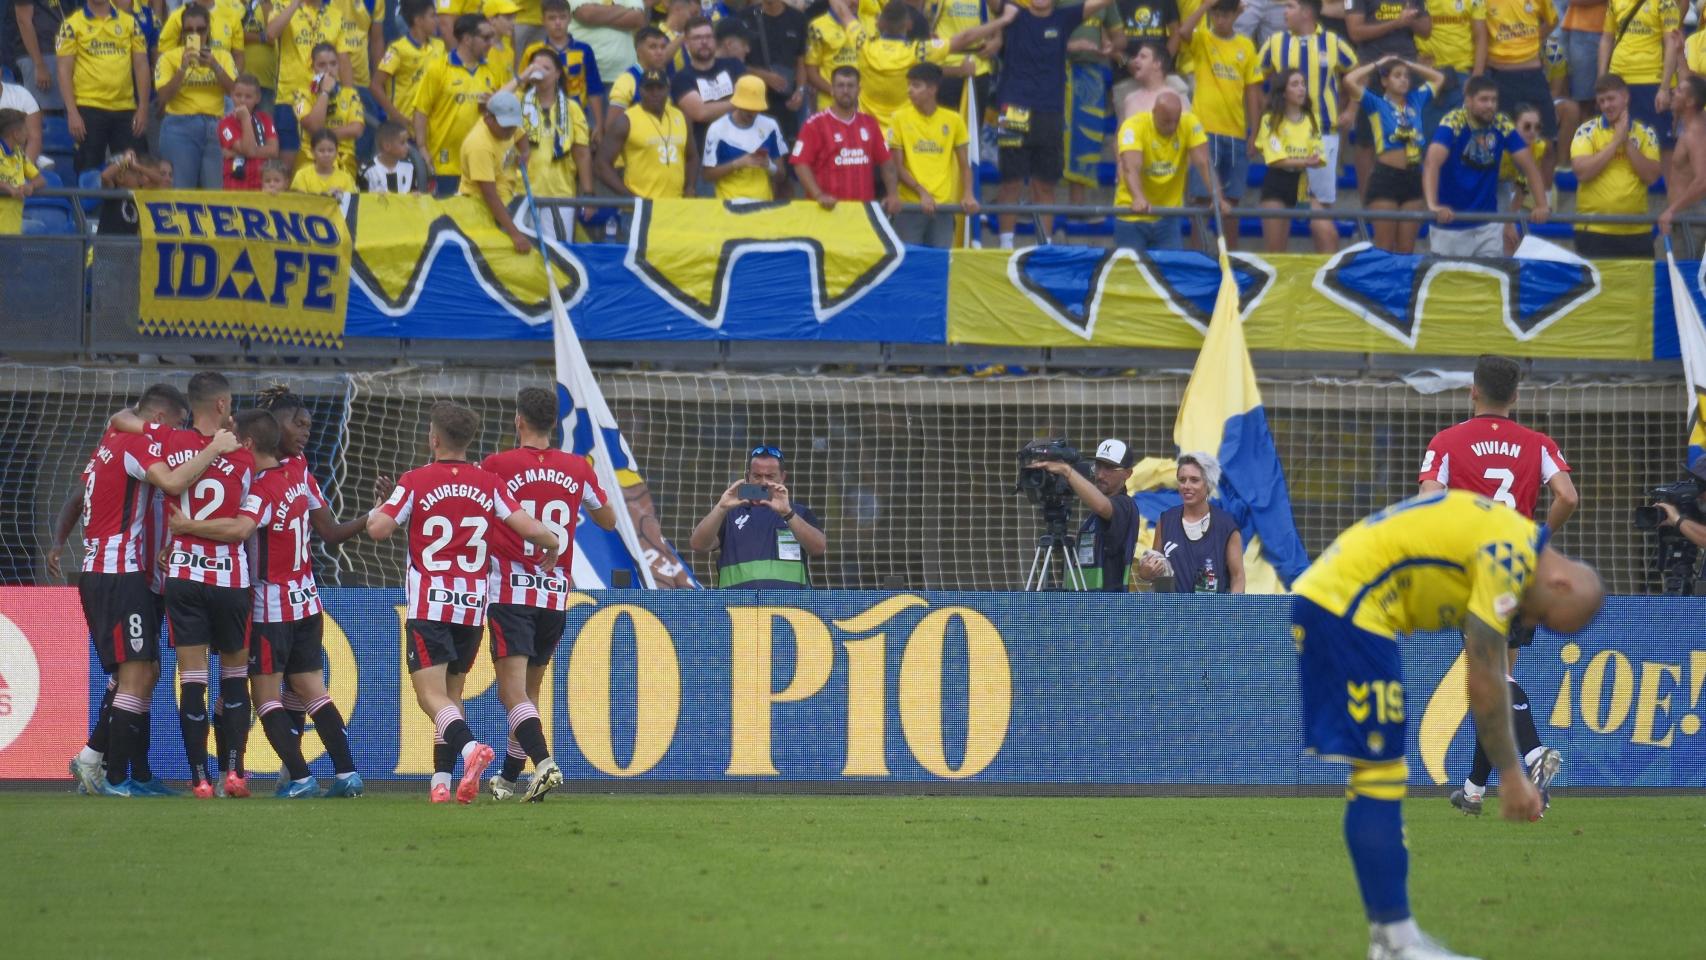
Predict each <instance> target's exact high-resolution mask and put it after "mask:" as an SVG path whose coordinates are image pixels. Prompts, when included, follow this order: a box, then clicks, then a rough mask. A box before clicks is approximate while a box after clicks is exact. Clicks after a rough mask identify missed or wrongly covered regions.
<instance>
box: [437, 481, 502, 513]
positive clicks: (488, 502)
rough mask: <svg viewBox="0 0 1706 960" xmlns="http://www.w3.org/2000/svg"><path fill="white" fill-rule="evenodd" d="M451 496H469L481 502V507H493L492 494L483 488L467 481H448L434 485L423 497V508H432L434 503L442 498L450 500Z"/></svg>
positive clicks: (489, 508)
mask: <svg viewBox="0 0 1706 960" xmlns="http://www.w3.org/2000/svg"><path fill="white" fill-rule="evenodd" d="M451 497H467V498H468V499H470V500H472V501H474V502H475V503H477V504H479V505H480V508H481V509H483V510H491V509H492V498H491V495H489V494H487V493H486V491H484V490H481V489H480V488H479V487H475V486H470V485H469V484H466V483H446V484H444V485H442V486H438V487H434V488H433V490H432V492H431V493H429V494H427V495H426V496H424V497H422V498H421V508H422V509H424V510H431V509H432V508H433V505H434V504H436V503H438V502H439V501H440V500H448V499H450V498H451Z"/></svg>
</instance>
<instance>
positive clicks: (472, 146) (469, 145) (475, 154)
mask: <svg viewBox="0 0 1706 960" xmlns="http://www.w3.org/2000/svg"><path fill="white" fill-rule="evenodd" d="M521 124H522V117H521V101H520V100H517V99H516V97H515V94H513V93H511V92H509V91H508V90H500V91H498V92H497V93H494V94H492V97H491V99H490V100H487V101H486V106H485V109H484V110H483V111H482V113H481V114H480V122H479V123H476V124H474V128H473V129H472V130H469V131H468V136H467V138H466V139H464V140H463V141H462V151H461V169H462V184H461V187H460V188H459V190H458V192H459V193H460V194H461V195H462V196H464V197H475V198H477V199H481V200H484V201H486V209H487V210H490V211H491V212H492V219H493V220H496V221H497V224H498V229H499V230H502V231H503V232H504V233H506V234H508V235H509V240H510V242H511V243H513V244H515V252H516V253H529V252H531V251H532V250H533V245H532V244H530V243H528V242H527V237H526V236H524V235H523V234H522V232H521V230H520V229H518V228H517V227H516V225H515V221H514V220H511V219H510V216H509V207H508V203H509V200H510V197H511V196H512V195H513V194H514V193H515V177H516V176H517V174H516V170H517V169H519V168H520V166H521V165H522V164H524V163H526V162H527V140H526V139H525V138H522V139H519V140H518V139H517V134H519V133H520V132H521Z"/></svg>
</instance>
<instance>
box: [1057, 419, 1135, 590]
mask: <svg viewBox="0 0 1706 960" xmlns="http://www.w3.org/2000/svg"><path fill="white" fill-rule="evenodd" d="M1136 460H1137V457H1136V455H1135V454H1134V453H1132V451H1131V449H1130V448H1129V447H1127V446H1126V445H1125V441H1123V440H1113V439H1109V440H1103V441H1102V443H1101V445H1100V446H1098V447H1097V448H1096V460H1095V464H1094V468H1093V475H1094V476H1095V479H1094V480H1089V479H1086V478H1085V477H1084V475H1083V474H1082V473H1079V472H1078V471H1077V470H1076V469H1075V468H1074V467H1073V466H1072V465H1071V464H1067V463H1060V462H1058V461H1055V462H1050V463H1044V464H1041V465H1040V466H1042V468H1043V469H1044V470H1047V471H1048V472H1050V473H1053V474H1056V475H1058V476H1062V477H1065V478H1066V480H1067V482H1068V483H1070V484H1071V485H1072V492H1073V493H1074V494H1076V495H1077V497H1078V499H1080V500H1082V501H1084V505H1085V506H1086V507H1089V508H1090V512H1089V514H1088V515H1086V516H1085V517H1084V525H1083V526H1082V527H1080V528H1079V529H1078V554H1077V556H1078V565H1079V566H1080V567H1082V568H1083V569H1084V585H1085V587H1086V588H1087V589H1089V590H1099V591H1103V592H1106V593H1124V592H1125V589H1126V572H1127V570H1128V569H1129V568H1130V566H1131V558H1132V554H1134V553H1135V552H1137V501H1135V500H1133V499H1132V498H1131V494H1129V493H1127V492H1126V489H1125V485H1126V481H1127V480H1130V479H1131V465H1132V464H1133V463H1134V462H1136Z"/></svg>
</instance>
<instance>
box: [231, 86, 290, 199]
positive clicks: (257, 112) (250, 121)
mask: <svg viewBox="0 0 1706 960" xmlns="http://www.w3.org/2000/svg"><path fill="white" fill-rule="evenodd" d="M219 148H220V152H221V153H223V154H224V155H225V171H224V172H225V176H224V184H225V189H227V190H259V189H260V188H261V169H262V168H263V167H264V166H266V164H267V162H268V161H270V160H275V159H277V158H278V133H277V132H276V131H275V130H274V129H273V125H272V114H271V113H270V112H268V111H267V110H264V109H262V108H261V82H260V80H258V79H256V78H255V75H254V74H252V73H245V74H243V75H241V76H239V77H238V78H237V82H236V83H235V84H234V85H233V86H232V87H231V112H230V113H228V114H226V116H225V119H223V120H221V121H219Z"/></svg>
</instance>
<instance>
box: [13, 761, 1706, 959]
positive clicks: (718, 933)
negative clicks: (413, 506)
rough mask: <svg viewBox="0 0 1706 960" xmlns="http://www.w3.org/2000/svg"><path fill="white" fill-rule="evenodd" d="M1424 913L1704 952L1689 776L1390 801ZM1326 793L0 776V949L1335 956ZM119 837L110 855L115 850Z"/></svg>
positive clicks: (1536, 933) (1699, 838) (1530, 940)
mask: <svg viewBox="0 0 1706 960" xmlns="http://www.w3.org/2000/svg"><path fill="white" fill-rule="evenodd" d="M1406 807H1407V809H1406V815H1407V817H1408V825H1409V839H1410V849H1411V855H1412V870H1411V889H1412V901H1413V905H1414V907H1415V910H1416V913H1417V917H1418V919H1419V920H1420V921H1421V923H1422V925H1423V928H1424V929H1427V930H1429V931H1430V932H1432V933H1434V934H1435V935H1436V936H1438V937H1439V938H1441V939H1442V940H1444V941H1445V942H1446V943H1448V944H1449V945H1451V946H1453V947H1455V948H1457V949H1459V950H1465V951H1469V952H1472V953H1476V954H1478V955H1483V956H1487V957H1495V958H1523V957H1536V958H1540V957H1544V958H1571V957H1594V958H1601V957H1641V958H1645V957H1700V956H1706V910H1703V909H1702V906H1701V899H1700V898H1701V895H1702V893H1703V892H1706V798H1700V797H1638V798H1621V799H1618V798H1570V797H1567V796H1564V797H1560V798H1559V800H1558V802H1557V803H1555V804H1554V807H1553V811H1552V813H1551V814H1550V815H1549V816H1548V817H1547V818H1546V820H1544V821H1542V822H1541V823H1538V824H1532V825H1516V824H1509V823H1504V822H1502V821H1500V820H1498V819H1497V817H1496V816H1495V815H1494V814H1493V810H1492V805H1491V804H1489V810H1488V815H1487V816H1484V817H1482V818H1481V819H1479V820H1471V819H1467V818H1465V817H1463V816H1462V815H1460V814H1458V813H1457V812H1456V811H1454V810H1452V809H1451V808H1450V807H1448V806H1447V805H1446V803H1445V801H1444V800H1441V799H1436V798H1432V797H1428V798H1423V799H1413V800H1411V801H1410V802H1409V803H1408V804H1406ZM1342 811H1343V805H1342V803H1341V802H1339V801H1337V800H1331V799H1206V800H1205V799H1171V798H1169V799H1124V798H1121V799H1113V798H1093V799H1092V798H1085V799H1060V798H996V797H986V798H965V797H956V798H945V797H815V796H769V795H766V796H732V795H726V794H725V795H713V796H641V795H619V796H607V795H582V794H569V793H558V794H554V795H553V796H552V797H551V798H550V799H549V800H548V802H546V803H545V804H543V805H538V806H524V805H521V804H516V803H507V804H502V805H499V804H495V803H493V802H491V801H490V800H486V799H482V801H481V802H480V803H479V804H478V805H477V806H475V807H473V808H466V807H458V806H455V805H450V806H440V807H434V806H429V805H428V804H427V803H426V800H425V797H424V796H421V795H417V794H415V793H406V794H405V793H379V794H373V795H369V796H368V797H365V798H363V799H361V800H358V801H349V802H337V803H333V802H328V801H319V802H309V801H304V802H296V803H284V802H278V801H273V800H271V799H264V800H263V799H253V800H248V801H212V802H206V803H196V802H193V801H188V800H148V801H144V800H130V801H108V800H93V799H87V798H82V797H74V796H70V795H65V794H46V793H0V944H3V946H0V955H4V956H7V957H11V958H16V960H33V958H38V957H79V958H90V957H117V958H132V957H136V958H140V957H173V958H178V957H199V956H216V957H298V958H311V957H320V956H341V957H462V958H486V957H494V956H505V955H516V954H521V953H525V954H530V955H543V956H551V957H673V956H727V957H804V956H810V957H819V956H834V957H881V956H895V955H899V956H928V957H935V956H963V957H978V958H984V957H1113V956H1118V957H1178V958H1191V957H1302V958H1317V957H1347V958H1350V957H1361V956H1362V951H1363V949H1364V947H1365V943H1366V934H1365V927H1364V924H1363V921H1362V916H1361V909H1360V905H1359V903H1358V900H1357V896H1356V892H1355V889H1354V885H1353V880H1352V875H1351V871H1350V867H1349V864H1348V862H1347V860H1346V858H1345V853H1344V847H1343V843H1342V840H1341V836H1340V827H1339V821H1340V817H1341V815H1342ZM121 865H123V866H122V867H121Z"/></svg>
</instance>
